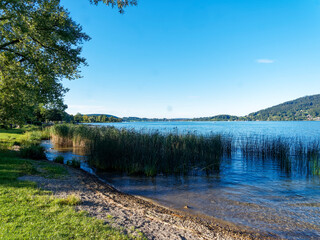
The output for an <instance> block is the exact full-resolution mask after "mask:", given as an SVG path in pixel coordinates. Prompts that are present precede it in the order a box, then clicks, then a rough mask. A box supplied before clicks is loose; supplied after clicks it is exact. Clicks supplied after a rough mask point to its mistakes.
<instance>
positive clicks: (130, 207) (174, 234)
mask: <svg viewBox="0 0 320 240" xmlns="http://www.w3.org/2000/svg"><path fill="white" fill-rule="evenodd" d="M67 169H68V171H69V175H68V176H67V177H66V178H63V179H47V178H43V177H38V176H24V177H21V178H20V180H28V181H34V182H37V183H38V186H39V187H40V188H42V189H45V190H50V191H52V192H53V194H54V195H55V196H57V197H62V198H65V197H66V196H68V195H71V194H75V195H77V196H79V197H80V198H81V201H82V202H81V204H80V205H79V206H77V207H76V208H77V210H84V211H87V212H88V213H89V214H90V216H92V217H97V218H99V219H102V220H104V221H105V222H106V223H108V224H110V225H111V226H113V227H116V228H120V229H121V230H122V231H123V232H125V233H130V234H133V235H136V234H139V232H142V233H143V234H144V235H145V236H146V237H147V238H148V239H208V240H209V239H275V237H271V236H269V235H263V234H259V233H255V232H251V231H249V230H244V229H243V228H239V227H237V226H234V225H231V224H228V223H224V222H222V221H219V220H217V219H214V218H209V217H205V216H197V215H192V214H189V213H188V212H187V211H186V212H184V211H177V210H172V209H168V208H165V207H163V206H160V205H158V204H155V203H153V202H151V201H148V200H145V199H142V198H138V197H135V196H131V195H128V194H125V193H122V192H119V191H117V190H116V189H115V188H113V187H111V186H110V185H108V184H106V183H104V182H102V181H101V180H99V179H98V178H97V177H95V176H93V175H90V174H88V173H86V172H83V171H82V170H77V169H73V168H69V167H67Z"/></svg>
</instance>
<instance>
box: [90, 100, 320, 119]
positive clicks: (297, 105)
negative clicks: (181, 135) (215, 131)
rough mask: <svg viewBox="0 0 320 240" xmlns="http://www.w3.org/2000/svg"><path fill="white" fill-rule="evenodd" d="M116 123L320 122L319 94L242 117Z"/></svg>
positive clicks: (229, 116)
mask: <svg viewBox="0 0 320 240" xmlns="http://www.w3.org/2000/svg"><path fill="white" fill-rule="evenodd" d="M100 115H106V114H88V115H87V116H96V117H97V116H100ZM106 116H107V117H109V118H110V117H113V118H116V119H118V121H124V122H152V121H159V122H160V121H163V122H167V121H312V120H317V121H320V94H317V95H312V96H306V97H302V98H298V99H295V100H292V101H288V102H285V103H281V104H279V105H276V106H273V107H270V108H266V109H263V110H260V111H257V112H253V113H250V114H249V115H247V116H244V117H238V116H233V115H227V114H221V115H216V116H212V117H201V118H172V119H167V118H139V117H123V118H119V117H116V116H112V115H106Z"/></svg>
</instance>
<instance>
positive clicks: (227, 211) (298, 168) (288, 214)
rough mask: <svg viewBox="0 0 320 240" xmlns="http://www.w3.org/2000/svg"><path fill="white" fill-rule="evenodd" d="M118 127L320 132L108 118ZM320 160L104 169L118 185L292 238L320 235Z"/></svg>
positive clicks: (315, 129) (319, 132) (291, 125)
mask: <svg viewBox="0 0 320 240" xmlns="http://www.w3.org/2000/svg"><path fill="white" fill-rule="evenodd" d="M100 125H107V126H109V125H112V126H115V127H117V128H122V127H125V128H134V129H136V130H143V131H150V130H152V131H154V130H159V131H161V132H172V131H179V132H188V131H189V132H194V131H196V132H197V133H199V134H208V133H211V132H213V133H231V134H233V135H238V136H249V135H261V134H262V135H267V136H284V137H299V138H302V139H304V140H305V141H309V140H310V139H318V138H319V137H320V122H136V123H108V124H100ZM319 166H320V163H319V160H318V159H313V160H303V159H287V160H282V161H279V160H276V159H245V158H242V157H241V156H239V155H235V156H233V157H232V158H230V159H227V158H225V159H222V160H221V162H220V164H219V167H218V168H217V169H215V171H214V172H213V173H212V174H210V175H205V174H202V173H197V174H193V175H191V176H157V177H155V178H148V177H134V176H127V175H120V174H111V173H104V174H100V175H99V176H101V177H102V178H104V179H106V180H107V181H109V182H110V183H111V184H112V185H114V186H115V187H117V188H118V189H119V190H121V191H124V192H126V193H129V194H133V195H139V196H143V197H147V198H150V199H153V200H154V201H157V202H159V203H160V204H163V205H166V206H168V207H172V208H176V209H183V207H184V206H185V205H188V206H190V207H191V209H190V210H188V211H191V212H193V213H201V214H206V215H208V216H214V217H216V218H220V219H222V220H225V221H229V222H232V223H235V224H237V225H244V226H248V227H250V228H253V229H255V230H257V231H263V232H269V233H271V234H277V235H279V236H281V237H284V238H288V239H319V238H320V177H319V175H317V174H318V172H319Z"/></svg>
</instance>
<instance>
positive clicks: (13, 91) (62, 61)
mask: <svg viewBox="0 0 320 240" xmlns="http://www.w3.org/2000/svg"><path fill="white" fill-rule="evenodd" d="M90 1H91V2H92V3H93V4H98V3H99V2H102V3H105V4H106V5H108V6H112V7H114V6H117V7H118V9H119V11H120V12H123V8H125V7H127V6H129V5H136V4H137V3H136V0H90ZM0 34H1V35H0V122H1V123H3V124H8V123H23V122H24V121H26V119H28V118H30V117H31V116H32V114H33V112H34V109H35V108H36V107H37V106H39V104H42V105H44V106H45V105H47V104H52V103H57V102H60V103H61V102H63V97H64V94H65V93H66V92H67V91H68V89H66V88H64V87H63V86H62V84H61V81H62V79H69V80H73V79H77V78H79V77H80V75H79V67H80V66H81V65H86V61H85V59H84V58H83V57H81V50H82V48H81V45H82V44H83V42H85V41H88V40H89V39H90V37H89V36H88V35H86V34H85V33H84V32H82V28H81V26H80V25H79V24H77V23H76V22H74V21H73V20H72V19H71V17H70V14H69V13H68V12H67V11H66V10H65V9H64V8H63V7H62V6H60V0H1V1H0Z"/></svg>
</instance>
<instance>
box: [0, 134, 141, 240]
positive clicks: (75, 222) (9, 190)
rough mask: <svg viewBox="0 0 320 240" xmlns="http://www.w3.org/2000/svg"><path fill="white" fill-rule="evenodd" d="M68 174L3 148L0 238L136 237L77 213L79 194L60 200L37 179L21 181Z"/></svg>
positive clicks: (0, 136)
mask: <svg viewBox="0 0 320 240" xmlns="http://www.w3.org/2000/svg"><path fill="white" fill-rule="evenodd" d="M23 133H24V131H23V130H19V129H16V130H5V131H3V130H1V131H0V139H4V141H5V142H6V143H7V138H8V136H9V137H11V138H16V139H18V138H19V137H21V136H23ZM67 174H68V171H67V170H66V167H65V166H63V165H57V164H53V163H50V162H45V161H34V160H29V159H20V158H19V157H18V153H16V152H13V151H7V150H0V239H133V238H134V237H132V236H127V235H125V234H123V233H121V231H120V230H117V229H114V228H112V227H110V226H109V225H106V224H105V223H104V222H103V221H101V220H98V219H96V218H92V217H89V216H88V214H87V213H86V212H76V211H75V209H74V205H75V204H78V203H79V199H78V198H77V197H76V196H70V197H68V198H67V199H58V198H55V197H54V196H53V195H52V193H51V192H49V191H44V190H40V189H39V188H37V186H36V184H35V183H34V182H27V181H19V180H18V177H19V176H24V175H39V176H42V177H47V178H63V177H65V176H66V175H67ZM135 238H137V237H135ZM140 239H144V238H143V236H141V238H140Z"/></svg>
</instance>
